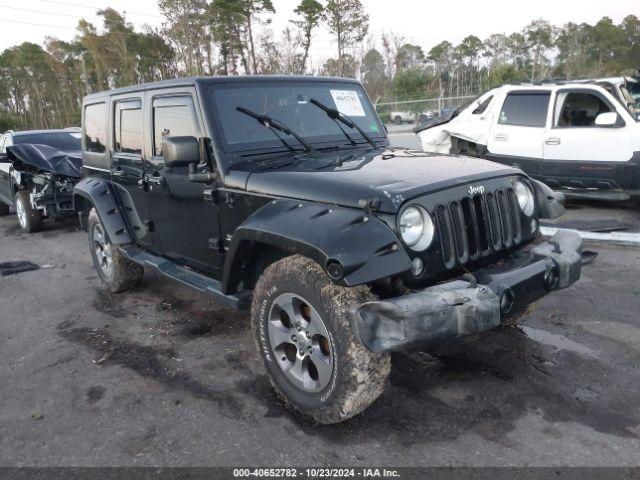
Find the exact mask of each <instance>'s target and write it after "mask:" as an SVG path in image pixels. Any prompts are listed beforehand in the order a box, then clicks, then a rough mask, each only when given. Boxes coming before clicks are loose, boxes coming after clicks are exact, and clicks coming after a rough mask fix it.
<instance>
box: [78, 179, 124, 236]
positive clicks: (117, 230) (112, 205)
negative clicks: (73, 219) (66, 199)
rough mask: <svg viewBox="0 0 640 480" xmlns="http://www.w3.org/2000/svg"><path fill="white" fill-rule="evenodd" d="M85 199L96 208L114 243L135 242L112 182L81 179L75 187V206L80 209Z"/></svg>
mask: <svg viewBox="0 0 640 480" xmlns="http://www.w3.org/2000/svg"><path fill="white" fill-rule="evenodd" d="M79 198H82V199H84V200H85V201H86V202H87V203H88V204H89V205H91V206H92V207H93V208H95V209H96V212H97V213H98V217H100V221H101V222H102V225H103V226H104V228H105V230H106V231H107V235H109V240H111V243H112V244H114V245H124V244H127V243H132V242H133V237H132V235H131V233H130V232H129V227H128V225H127V221H126V219H125V215H124V214H123V212H122V209H121V208H120V205H119V203H118V200H117V198H116V195H115V191H114V189H113V186H112V185H111V182H109V181H107V180H104V179H102V178H94V177H88V178H84V179H82V180H80V181H79V182H78V183H77V184H76V185H75V187H74V188H73V200H74V208H75V209H76V210H77V211H80V210H81V209H80V208H79V204H81V203H82V201H80V200H79Z"/></svg>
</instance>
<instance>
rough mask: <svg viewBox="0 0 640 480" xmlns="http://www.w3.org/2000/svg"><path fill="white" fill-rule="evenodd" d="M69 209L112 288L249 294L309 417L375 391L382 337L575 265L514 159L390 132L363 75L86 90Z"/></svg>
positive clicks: (479, 313) (381, 379)
mask: <svg viewBox="0 0 640 480" xmlns="http://www.w3.org/2000/svg"><path fill="white" fill-rule="evenodd" d="M82 124H83V129H84V135H83V163H84V166H83V168H84V178H83V180H82V181H80V182H79V183H78V184H77V185H76V187H75V190H74V198H75V208H76V209H78V211H79V212H80V217H81V218H80V220H81V223H82V225H83V226H84V227H85V228H86V230H87V231H88V232H89V245H90V251H91V255H92V257H93V261H94V263H95V266H96V269H97V271H98V274H99V276H100V278H101V279H102V280H103V282H104V284H105V285H106V287H107V288H108V289H109V290H111V291H113V292H122V291H125V290H127V289H130V288H132V287H135V286H136V285H138V284H139V283H140V281H141V279H142V274H143V266H147V267H153V268H155V269H157V270H158V271H159V272H160V273H161V274H164V275H166V276H168V277H171V278H173V279H175V280H177V281H179V282H181V283H183V284H186V285H189V286H191V287H193V288H195V289H197V290H200V291H201V292H203V293H205V294H208V295H211V296H213V297H214V298H215V299H217V300H218V301H219V302H220V303H221V304H223V305H226V306H229V307H235V308H239V309H244V308H251V316H252V323H253V328H254V332H255V339H256V342H257V344H258V348H259V351H260V354H261V356H262V358H263V359H264V363H265V366H266V369H267V371H268V373H269V375H270V377H271V380H272V383H273V386H274V388H275V389H276V391H277V392H278V393H279V395H280V396H281V397H282V398H283V399H284V400H285V402H286V403H288V404H289V405H291V406H292V407H293V408H295V409H297V410H299V411H300V412H302V413H304V414H306V415H309V416H311V417H313V418H314V419H315V420H316V421H318V422H321V423H333V422H339V421H342V420H345V419H347V418H349V417H352V416H353V415H355V414H357V413H359V412H361V411H362V410H364V409H365V408H367V407H368V406H369V405H370V404H371V403H372V402H373V401H374V400H375V399H376V398H377V397H378V396H379V395H380V394H381V392H382V390H383V387H384V385H385V381H386V379H387V377H388V375H389V370H390V353H389V352H392V351H395V350H402V349H409V348H424V347H430V346H434V345H439V344H441V343H443V342H446V341H447V340H450V339H453V338H456V337H459V336H462V335H469V334H475V333H478V332H482V331H485V330H488V329H491V328H493V327H496V326H498V325H499V324H500V322H501V320H503V319H504V318H506V316H508V315H518V313H521V312H522V311H523V310H524V308H525V307H526V306H527V305H529V304H531V302H533V301H535V300H537V299H539V298H541V297H542V296H544V295H546V294H547V293H548V292H550V291H553V290H556V289H559V288H565V287H568V286H569V285H571V284H572V283H574V282H575V281H576V280H577V279H578V278H579V276H580V260H581V258H580V249H581V240H580V238H579V237H578V236H577V235H576V234H573V233H567V232H564V233H562V234H558V235H557V236H555V237H554V238H552V239H550V240H549V241H546V242H545V241H542V239H541V238H540V233H539V225H538V219H539V218H541V217H547V218H553V217H555V216H557V215H559V214H561V213H562V211H563V207H562V205H561V203H560V202H561V200H562V199H561V198H558V197H557V196H556V195H555V194H554V193H553V192H551V191H550V190H549V189H548V188H546V187H544V186H543V185H542V184H540V183H538V182H535V181H533V180H531V179H530V178H528V177H527V176H526V175H524V174H523V173H522V172H521V171H520V170H517V169H515V168H511V167H507V166H504V165H500V164H496V163H491V162H488V161H484V160H479V159H474V158H467V157H459V156H452V155H430V154H425V153H421V152H417V151H410V150H406V149H398V148H390V146H389V141H388V139H387V136H386V130H385V127H384V125H383V124H382V123H381V122H380V119H379V118H378V116H377V115H376V113H375V110H374V108H373V106H372V104H371V101H370V100H369V98H368V97H367V94H366V93H365V91H364V89H363V88H362V86H361V84H360V83H358V82H357V81H354V80H346V79H329V78H309V77H300V78H298V77H235V78H229V77H225V78H195V79H181V80H174V81H166V82H161V83H155V84H148V85H140V86H135V87H129V88H122V89H118V90H113V91H110V92H104V93H97V94H93V95H90V96H88V97H86V98H85V100H84V105H83V116H82Z"/></svg>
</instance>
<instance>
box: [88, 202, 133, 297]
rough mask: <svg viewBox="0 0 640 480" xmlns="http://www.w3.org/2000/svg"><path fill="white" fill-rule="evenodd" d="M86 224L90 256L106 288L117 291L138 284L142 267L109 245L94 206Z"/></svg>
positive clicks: (107, 236) (128, 288) (122, 290)
mask: <svg viewBox="0 0 640 480" xmlns="http://www.w3.org/2000/svg"><path fill="white" fill-rule="evenodd" d="M87 226H88V230H89V248H90V251H91V258H92V259H93V264H94V266H95V267H96V270H97V271H98V276H99V277H100V280H102V282H103V283H104V285H105V287H106V289H107V290H108V291H110V292H113V293H119V292H124V291H126V290H130V289H131V288H134V287H136V286H138V285H139V284H140V282H142V276H143V274H144V269H143V268H142V266H140V265H138V264H137V263H135V262H132V261H131V260H129V259H128V258H126V257H125V256H124V255H122V253H121V252H120V250H119V249H118V248H117V247H114V246H113V245H111V242H110V241H109V235H107V232H106V230H105V229H104V227H103V226H102V222H101V221H100V217H98V213H97V212H96V209H95V208H92V209H91V211H90V212H89V218H88V221H87Z"/></svg>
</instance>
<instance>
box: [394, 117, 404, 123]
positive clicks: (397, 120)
mask: <svg viewBox="0 0 640 480" xmlns="http://www.w3.org/2000/svg"><path fill="white" fill-rule="evenodd" d="M393 123H395V124H396V125H402V117H396V118H394V119H393Z"/></svg>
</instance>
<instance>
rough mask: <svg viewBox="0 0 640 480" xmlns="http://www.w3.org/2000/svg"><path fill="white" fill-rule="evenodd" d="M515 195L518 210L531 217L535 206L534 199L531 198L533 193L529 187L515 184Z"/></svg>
mask: <svg viewBox="0 0 640 480" xmlns="http://www.w3.org/2000/svg"><path fill="white" fill-rule="evenodd" d="M516 195H517V197H518V204H519V205H520V209H521V210H522V212H523V213H524V214H525V215H526V216H528V217H530V216H531V215H533V209H534V206H535V199H534V197H533V192H532V191H531V189H530V188H529V187H527V186H526V185H525V184H524V183H523V182H518V183H517V184H516Z"/></svg>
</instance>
